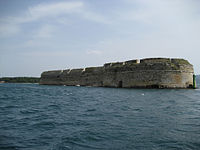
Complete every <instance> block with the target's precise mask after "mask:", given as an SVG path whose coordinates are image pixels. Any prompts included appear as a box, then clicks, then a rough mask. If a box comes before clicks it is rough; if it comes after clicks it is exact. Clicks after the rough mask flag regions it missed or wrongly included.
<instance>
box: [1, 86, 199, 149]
mask: <svg viewBox="0 0 200 150" xmlns="http://www.w3.org/2000/svg"><path fill="white" fill-rule="evenodd" d="M198 86H199V85H198ZM0 150H200V89H199V88H197V89H123V88H102V87H76V86H47V85H39V84H14V83H2V84H0Z"/></svg>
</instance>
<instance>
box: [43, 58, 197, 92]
mask: <svg viewBox="0 0 200 150" xmlns="http://www.w3.org/2000/svg"><path fill="white" fill-rule="evenodd" d="M193 75H194V70H193V66H192V65H191V64H190V63H189V62H188V61H187V60H184V59H170V58H147V59H141V60H139V59H137V60H129V61H125V62H114V63H106V64H104V65H103V66H101V67H89V68H81V69H71V70H70V69H67V70H55V71H46V72H43V73H42V74H41V80H40V84H44V85H68V86H75V85H80V86H101V87H122V88H192V87H193V86H194V82H193Z"/></svg>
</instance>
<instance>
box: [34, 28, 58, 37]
mask: <svg viewBox="0 0 200 150" xmlns="http://www.w3.org/2000/svg"><path fill="white" fill-rule="evenodd" d="M54 30H56V28H55V27H54V26H51V25H43V26H42V27H41V28H40V29H39V30H38V31H37V33H36V34H35V38H51V37H52V36H53V33H54Z"/></svg>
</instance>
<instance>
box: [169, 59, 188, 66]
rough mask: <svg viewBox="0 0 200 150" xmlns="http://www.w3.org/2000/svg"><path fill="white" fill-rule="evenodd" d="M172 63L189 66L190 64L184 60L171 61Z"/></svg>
mask: <svg viewBox="0 0 200 150" xmlns="http://www.w3.org/2000/svg"><path fill="white" fill-rule="evenodd" d="M171 61H172V63H176V64H185V65H189V64H190V63H189V62H188V61H187V60H185V59H172V60H171Z"/></svg>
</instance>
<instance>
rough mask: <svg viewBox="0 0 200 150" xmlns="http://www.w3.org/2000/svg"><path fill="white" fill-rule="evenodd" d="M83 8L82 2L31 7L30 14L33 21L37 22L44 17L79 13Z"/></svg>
mask: <svg viewBox="0 0 200 150" xmlns="http://www.w3.org/2000/svg"><path fill="white" fill-rule="evenodd" d="M82 8H83V3H82V2H58V3H51V4H40V5H37V6H34V7H30V8H29V10H28V13H29V15H30V17H31V18H32V20H36V19H40V18H43V17H57V16H59V15H64V14H71V13H78V12H80V10H81V9H82Z"/></svg>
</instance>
